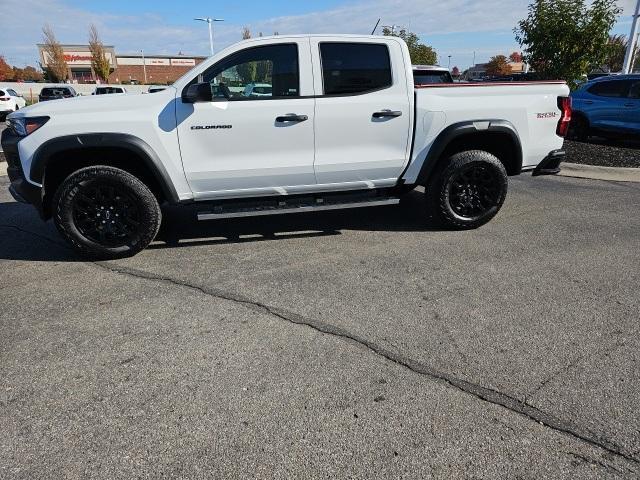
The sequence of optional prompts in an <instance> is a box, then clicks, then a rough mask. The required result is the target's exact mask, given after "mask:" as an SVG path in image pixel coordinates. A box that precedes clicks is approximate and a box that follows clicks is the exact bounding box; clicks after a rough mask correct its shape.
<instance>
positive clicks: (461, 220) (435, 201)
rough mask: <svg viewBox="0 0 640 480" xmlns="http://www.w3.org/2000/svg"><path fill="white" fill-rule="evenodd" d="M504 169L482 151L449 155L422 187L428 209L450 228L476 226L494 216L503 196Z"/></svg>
mask: <svg viewBox="0 0 640 480" xmlns="http://www.w3.org/2000/svg"><path fill="white" fill-rule="evenodd" d="M507 184H508V180H507V171H506V170H505V168H504V165H503V164H502V162H500V160H498V159H497V158H496V157H495V156H494V155H491V154H490V153H488V152H485V151H482V150H469V151H466V152H459V153H456V154H454V155H452V156H451V157H450V158H449V159H447V161H445V162H444V163H443V164H442V166H441V167H440V168H439V169H438V170H437V171H436V172H435V174H433V175H432V177H431V181H430V182H429V184H428V185H427V187H426V192H425V193H426V196H427V205H428V208H429V210H430V212H431V213H432V214H433V215H434V216H436V217H437V219H438V220H440V222H441V223H444V225H445V226H448V227H450V228H454V229H459V230H464V229H471V228H478V227H480V226H481V225H484V224H485V223H487V222H488V221H489V220H491V219H492V218H493V217H495V216H496V214H497V213H498V211H499V210H500V208H501V207H502V204H503V203H504V200H505V198H506V195H507Z"/></svg>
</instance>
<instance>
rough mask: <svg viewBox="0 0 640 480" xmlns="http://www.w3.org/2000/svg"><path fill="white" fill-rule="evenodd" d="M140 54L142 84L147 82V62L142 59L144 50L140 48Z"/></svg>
mask: <svg viewBox="0 0 640 480" xmlns="http://www.w3.org/2000/svg"><path fill="white" fill-rule="evenodd" d="M140 53H141V54H142V70H143V71H144V84H145V85H146V84H147V62H146V61H145V59H144V50H140Z"/></svg>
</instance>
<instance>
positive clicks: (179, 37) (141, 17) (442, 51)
mask: <svg viewBox="0 0 640 480" xmlns="http://www.w3.org/2000/svg"><path fill="white" fill-rule="evenodd" d="M529 1H531V0H446V1H442V0H311V1H310V0H307V1H304V2H302V1H295V0H294V1H291V0H267V1H264V0H260V1H253V0H244V1H242V2H213V1H211V0H171V1H161V0H154V1H151V0H107V1H104V0H101V1H87V0H0V5H2V7H3V8H2V9H3V10H5V11H18V12H25V14H24V15H23V14H20V15H18V16H16V17H15V18H13V19H12V21H11V22H8V23H5V22H3V27H2V29H0V55H5V57H6V58H7V60H8V61H9V63H11V64H15V65H18V66H24V65H25V64H35V62H36V61H37V49H36V46H35V44H36V43H38V42H39V41H40V38H41V28H42V25H43V24H44V23H47V22H48V23H49V24H50V25H51V26H52V27H53V29H54V31H55V32H56V34H57V36H58V39H59V40H60V41H61V42H62V43H86V38H87V26H88V24H89V23H95V24H96V25H97V27H98V30H99V31H100V34H101V36H102V39H103V41H104V43H105V44H111V45H115V47H116V52H118V53H128V52H135V51H139V50H140V49H144V50H145V52H146V53H148V54H154V53H156V54H176V53H178V52H183V53H187V54H202V55H206V54H208V51H209V43H208V34H207V30H206V25H205V24H204V23H200V22H195V21H193V18H194V17H199V16H215V17H222V18H224V19H225V21H224V22H223V23H218V24H216V25H215V29H216V30H215V44H216V50H219V49H220V48H223V47H225V46H227V45H230V44H232V43H234V42H236V41H238V40H240V32H241V29H242V27H243V26H248V27H249V28H250V29H251V31H252V32H253V33H254V34H257V33H258V32H260V31H262V32H264V33H265V34H271V33H273V32H274V31H278V32H280V33H281V34H287V33H367V34H368V33H370V32H371V29H372V28H373V26H374V24H375V22H376V21H377V19H378V18H381V19H382V22H381V23H382V24H383V25H384V24H397V25H402V26H404V27H407V28H409V29H410V30H412V31H414V32H416V33H417V34H418V35H419V36H420V37H421V39H422V41H423V42H424V43H427V44H429V45H432V46H433V47H434V48H435V49H436V51H437V52H438V54H439V56H440V63H442V64H444V65H446V64H447V61H448V58H447V57H448V55H451V56H452V60H451V66H452V67H453V66H454V65H457V66H459V67H460V68H461V69H464V68H467V67H468V66H470V65H471V63H472V61H473V58H474V51H475V57H476V61H477V62H482V61H486V60H487V59H488V58H489V57H491V56H492V55H496V54H500V53H502V54H506V55H508V54H509V53H510V52H512V51H514V50H517V49H518V46H517V44H516V42H515V39H514V36H513V32H512V30H513V27H514V26H515V25H516V23H517V21H518V20H519V19H521V18H523V17H525V16H526V14H527V4H528V3H529ZM618 3H619V5H620V6H621V7H623V8H624V9H625V13H624V15H623V16H622V17H621V18H620V20H619V22H618V24H617V25H616V28H615V32H616V33H623V34H628V32H629V29H630V22H631V19H630V15H631V13H632V12H631V9H632V6H633V5H632V4H635V0H618ZM27 12H28V13H27Z"/></svg>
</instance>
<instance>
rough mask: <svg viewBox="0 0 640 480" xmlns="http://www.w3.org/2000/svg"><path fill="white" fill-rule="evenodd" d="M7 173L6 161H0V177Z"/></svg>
mask: <svg viewBox="0 0 640 480" xmlns="http://www.w3.org/2000/svg"><path fill="white" fill-rule="evenodd" d="M6 174H7V162H0V177H4V176H5V175H6Z"/></svg>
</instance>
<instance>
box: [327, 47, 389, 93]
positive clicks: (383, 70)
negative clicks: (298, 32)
mask: <svg viewBox="0 0 640 480" xmlns="http://www.w3.org/2000/svg"><path fill="white" fill-rule="evenodd" d="M320 56H321V58H322V78H323V82H324V94H325V95H345V94H346V95H348V94H359V93H366V92H370V91H373V90H380V89H383V88H386V87H390V86H391V85H392V79H391V60H390V59H389V49H388V48H387V46H386V45H382V44H376V43H321V44H320Z"/></svg>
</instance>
